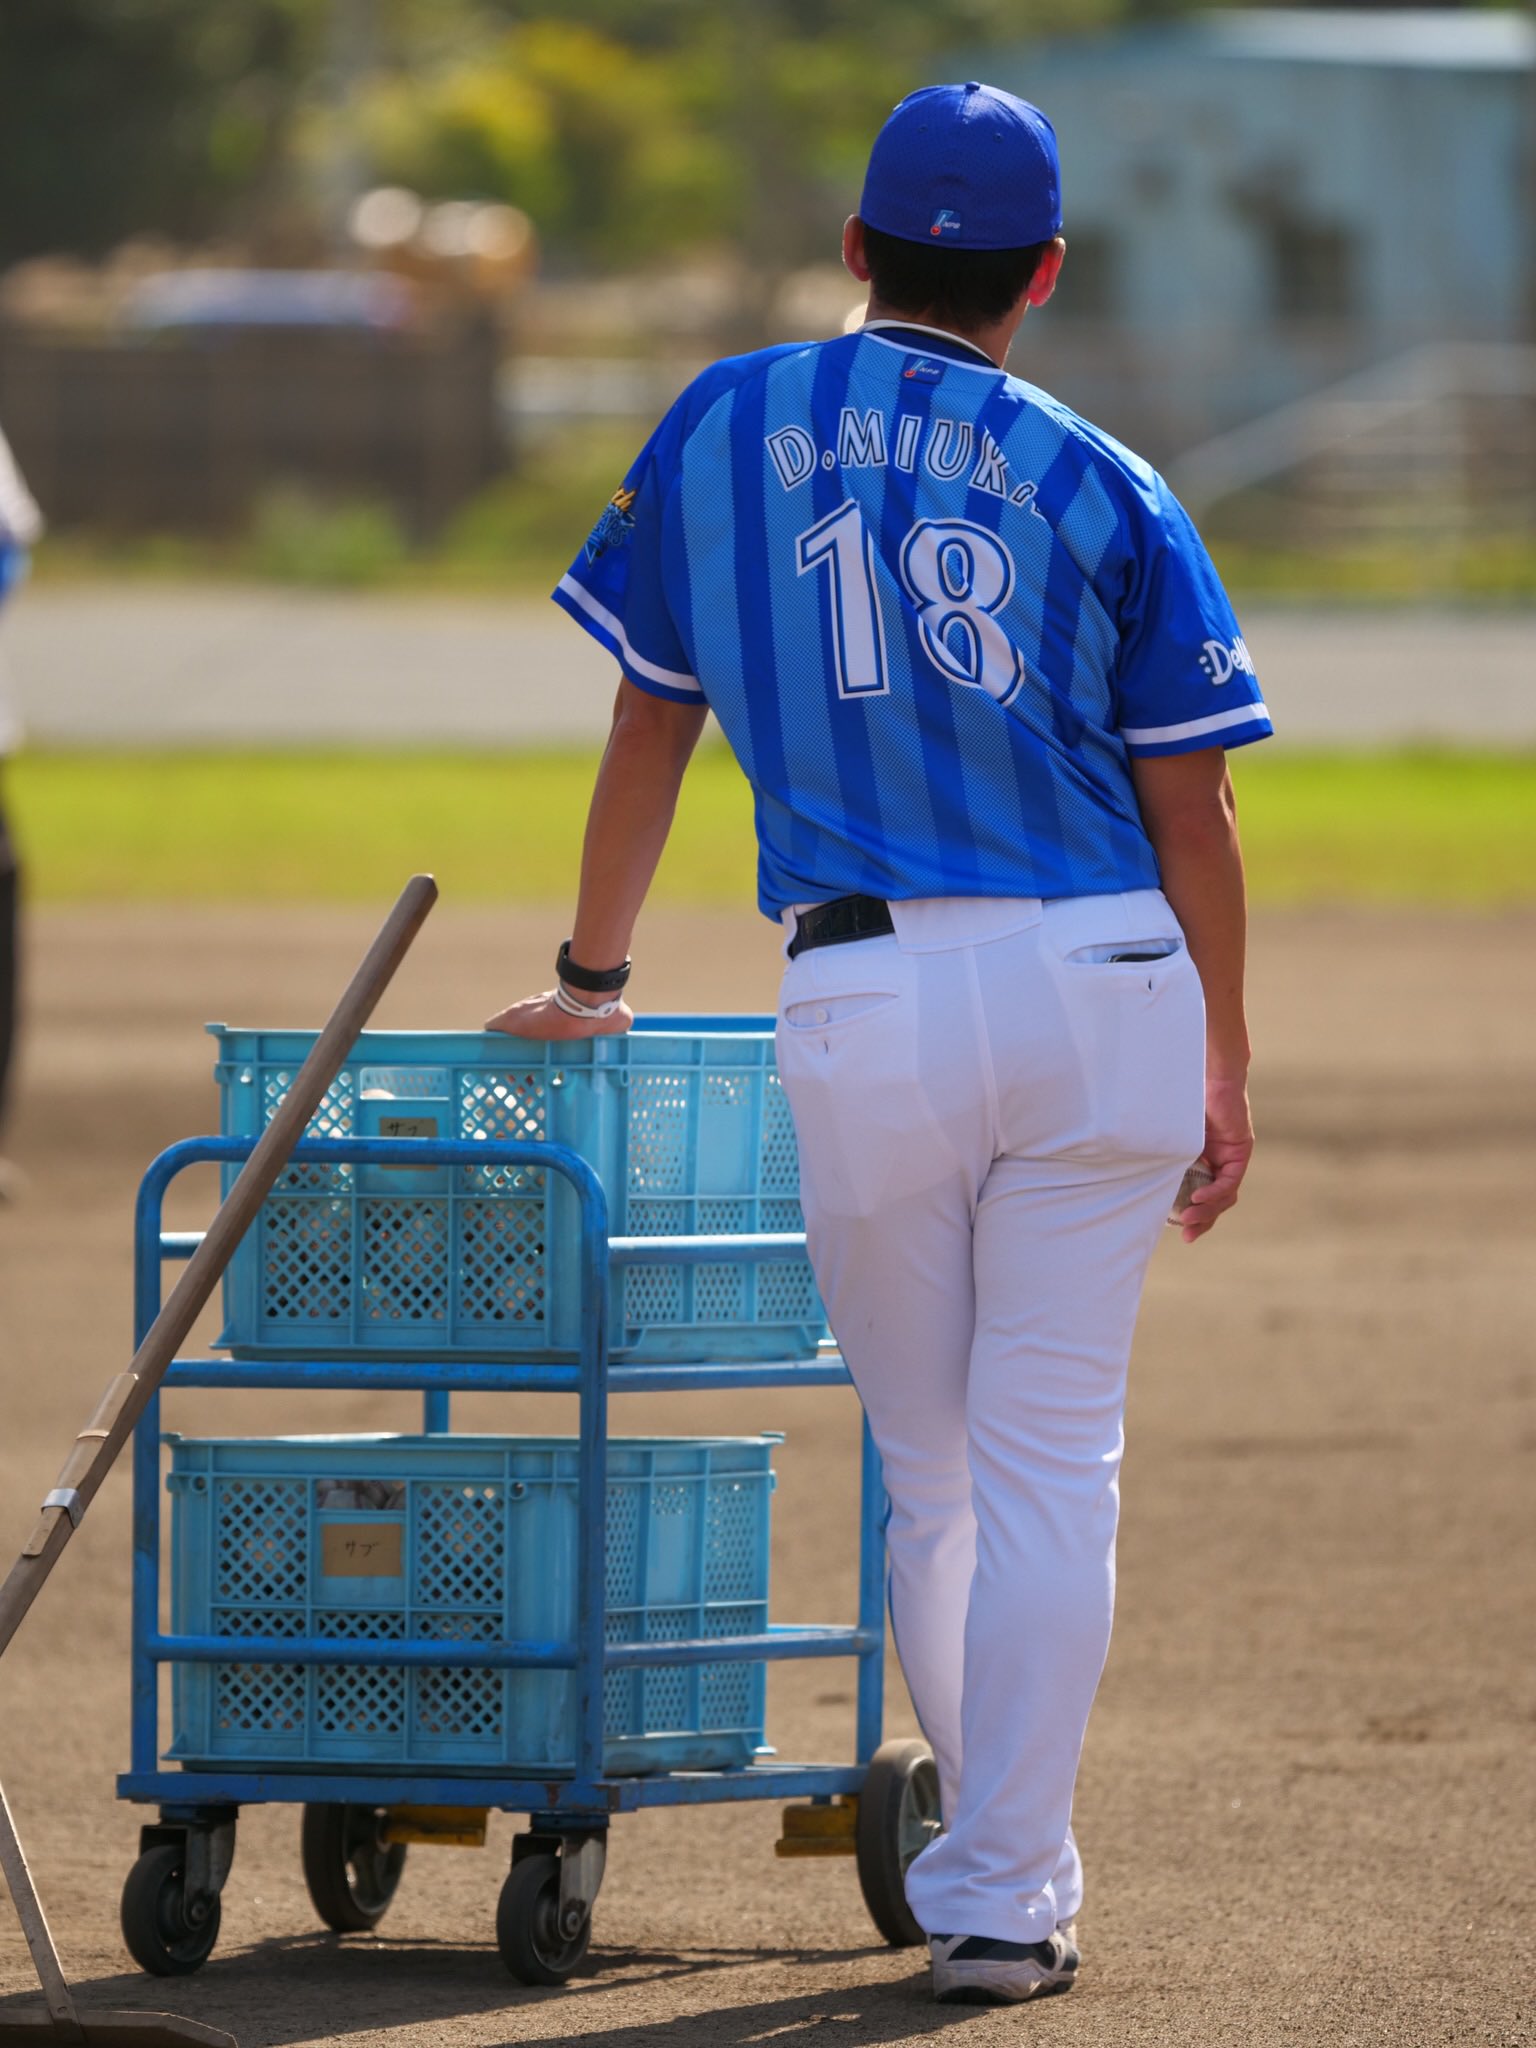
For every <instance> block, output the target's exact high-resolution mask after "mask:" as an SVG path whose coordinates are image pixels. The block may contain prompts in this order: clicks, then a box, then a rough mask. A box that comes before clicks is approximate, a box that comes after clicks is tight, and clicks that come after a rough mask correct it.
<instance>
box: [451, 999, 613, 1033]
mask: <svg viewBox="0 0 1536 2048" xmlns="http://www.w3.org/2000/svg"><path fill="white" fill-rule="evenodd" d="M576 1001H577V1002H578V1003H579V1002H580V997H579V996H578V997H577V998H576ZM602 1010H603V1011H606V1012H607V1014H606V1015H602V1014H599V1012H598V1011H597V1010H594V1011H593V1014H592V1015H591V1016H590V1017H573V1016H572V1015H571V1013H570V1011H569V1010H566V1009H562V1008H561V1006H560V1005H559V1004H558V1003H557V1002H556V1001H555V992H554V990H553V989H547V990H546V991H545V993H544V994H543V995H541V996H525V997H524V998H523V1000H522V1001H521V1002H520V1003H513V1004H512V1006H511V1007H510V1009H506V1010H498V1011H497V1013H496V1015H495V1016H494V1017H487V1018H486V1020H485V1028H486V1030H487V1031H505V1032H506V1034H507V1036H508V1037H509V1038H608V1037H612V1036H613V1034H614V1033H615V1032H619V1031H627V1030H628V1029H629V1027H630V1025H631V1024H633V1023H634V1021H635V1013H634V1011H633V1010H632V1009H631V1008H630V1007H629V1005H628V1003H626V1002H624V1001H622V1000H621V1001H619V1002H618V1003H617V1004H611V1003H610V1002H607V1001H605V1002H603V1004H602Z"/></svg>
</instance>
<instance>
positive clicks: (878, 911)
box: [789, 896, 896, 960]
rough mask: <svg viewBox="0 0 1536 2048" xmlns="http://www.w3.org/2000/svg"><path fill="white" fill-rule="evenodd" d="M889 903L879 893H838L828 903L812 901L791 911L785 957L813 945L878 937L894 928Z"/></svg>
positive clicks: (882, 936)
mask: <svg viewBox="0 0 1536 2048" xmlns="http://www.w3.org/2000/svg"><path fill="white" fill-rule="evenodd" d="M895 929H896V927H895V925H894V924H893V923H892V922H891V906H890V905H889V904H888V903H887V902H886V901H885V899H884V898H883V897H880V896H838V897H835V898H834V899H833V900H832V902H830V903H817V904H813V905H812V907H811V908H810V909H809V910H801V911H797V912H796V913H795V936H794V937H793V938H792V939H791V940H790V942H789V957H790V959H791V960H794V959H796V958H797V957H798V956H799V955H800V954H801V953H810V952H813V951H814V950H815V948H816V947H817V946H846V945H850V944H851V943H852V941H853V940H854V939H879V938H884V937H886V936H887V935H888V934H889V933H891V932H894V931H895Z"/></svg>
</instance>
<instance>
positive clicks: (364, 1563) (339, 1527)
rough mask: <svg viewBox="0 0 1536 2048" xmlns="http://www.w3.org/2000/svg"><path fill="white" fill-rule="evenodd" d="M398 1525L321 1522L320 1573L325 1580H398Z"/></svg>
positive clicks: (401, 1541)
mask: <svg viewBox="0 0 1536 2048" xmlns="http://www.w3.org/2000/svg"><path fill="white" fill-rule="evenodd" d="M404 1538H405V1531H404V1529H403V1528H402V1526H401V1525H400V1523H398V1522H325V1523H322V1525H321V1529H320V1569H321V1571H322V1572H323V1573H324V1575H325V1576H326V1578H328V1579H398V1578H399V1577H400V1576H401V1575H402V1573H403V1572H404V1570H405V1562H404Z"/></svg>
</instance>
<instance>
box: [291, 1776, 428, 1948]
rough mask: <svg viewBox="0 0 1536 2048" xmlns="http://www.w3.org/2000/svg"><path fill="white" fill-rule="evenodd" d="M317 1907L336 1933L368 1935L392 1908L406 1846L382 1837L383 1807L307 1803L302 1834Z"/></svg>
mask: <svg viewBox="0 0 1536 2048" xmlns="http://www.w3.org/2000/svg"><path fill="white" fill-rule="evenodd" d="M299 1854H300V1857H301V1859H302V1861H303V1865H304V1882H305V1884H306V1885H307V1886H308V1887H309V1896H310V1898H311V1899H312V1900H313V1902H314V1908H315V1911H316V1912H317V1913H318V1914H319V1915H320V1918H321V1919H322V1920H323V1921H324V1922H325V1924H326V1926H327V1927H334V1928H335V1930H336V1932H337V1933H338V1934H366V1933H367V1931H368V1929H369V1928H370V1927H377V1926H378V1924H379V1922H380V1921H381V1920H382V1919H383V1918H384V1915H385V1914H386V1913H387V1912H388V1911H389V1902H390V1900H391V1899H392V1898H393V1897H394V1896H395V1888H396V1887H397V1886H398V1884H399V1882H400V1873H401V1871H402V1870H403V1869H404V1868H405V1844H404V1843H403V1842H394V1843H391V1842H386V1841H385V1840H384V1809H383V1807H381V1806H306V1807H305V1809H304V1826H303V1830H302V1832H301V1834H300V1836H299Z"/></svg>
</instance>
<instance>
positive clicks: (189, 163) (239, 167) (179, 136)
mask: <svg viewBox="0 0 1536 2048" xmlns="http://www.w3.org/2000/svg"><path fill="white" fill-rule="evenodd" d="M319 25H320V17H319V14H318V11H317V8H316V6H315V4H314V0H218V4H217V5H209V4H207V0H4V4H3V5H0V264H3V263H5V262H7V261H11V260H14V259H15V258H17V257H19V256H26V255H32V254H35V253H39V252H43V251H49V250H71V251H75V252H78V253H81V254H85V255H91V254H97V253H99V252H101V251H103V250H105V249H108V248H110V247H111V246H112V245H113V244H114V243H115V242H117V241H119V240H120V239H121V238H122V237H123V236H124V235H126V234H130V233H133V232H135V231H140V230H144V229H149V228H153V229H158V230H162V231H164V232H168V233H171V234H181V235H200V234H208V233H211V232H213V231H215V230H217V229H219V228H221V227H227V226H230V225H234V224H239V223H244V222H247V221H249V220H250V219H253V218H256V217H258V216H259V215H260V214H261V212H262V210H263V209H264V208H265V207H267V206H269V205H271V204H272V203H273V202H274V200H275V197H276V194H277V191H278V189H279V187H280V185H281V183H282V171H283V160H284V156H285V151H286V145H287V133H288V122H289V118H290V113H291V108H292V104H293V100H294V90H295V82H296V81H297V80H299V79H302V78H303V77H304V76H305V74H306V72H307V71H308V70H309V69H310V68H311V67H312V66H313V64H314V63H315V62H316V51H317V35H316V30H317V28H318V27H319Z"/></svg>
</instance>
